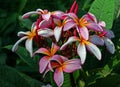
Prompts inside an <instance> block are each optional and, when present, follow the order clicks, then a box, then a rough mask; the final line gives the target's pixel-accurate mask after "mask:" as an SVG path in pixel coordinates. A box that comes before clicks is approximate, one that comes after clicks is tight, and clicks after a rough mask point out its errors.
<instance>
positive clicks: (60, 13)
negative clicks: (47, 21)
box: [52, 11, 65, 19]
mask: <svg viewBox="0 0 120 87" xmlns="http://www.w3.org/2000/svg"><path fill="white" fill-rule="evenodd" d="M64 14H65V13H64V12H62V11H54V12H52V16H53V17H55V18H59V19H62V17H63V15H64Z"/></svg>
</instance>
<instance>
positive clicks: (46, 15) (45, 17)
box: [42, 12, 51, 21]
mask: <svg viewBox="0 0 120 87" xmlns="http://www.w3.org/2000/svg"><path fill="white" fill-rule="evenodd" d="M50 16H51V13H50V12H48V13H47V14H42V18H43V19H44V20H47V21H48V20H49V19H50Z"/></svg>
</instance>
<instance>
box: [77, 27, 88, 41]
mask: <svg viewBox="0 0 120 87" xmlns="http://www.w3.org/2000/svg"><path fill="white" fill-rule="evenodd" d="M79 30H80V35H81V36H82V37H83V38H84V39H85V40H88V38H89V32H88V29H87V28H86V27H81V28H79Z"/></svg>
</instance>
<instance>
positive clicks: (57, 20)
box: [53, 18, 61, 25]
mask: <svg viewBox="0 0 120 87" xmlns="http://www.w3.org/2000/svg"><path fill="white" fill-rule="evenodd" d="M53 21H54V23H55V24H57V25H60V24H61V20H60V19H57V18H54V19H53Z"/></svg>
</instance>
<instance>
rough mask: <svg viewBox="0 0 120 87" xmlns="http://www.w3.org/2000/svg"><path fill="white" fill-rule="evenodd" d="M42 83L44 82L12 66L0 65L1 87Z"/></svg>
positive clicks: (35, 85)
mask: <svg viewBox="0 0 120 87" xmlns="http://www.w3.org/2000/svg"><path fill="white" fill-rule="evenodd" d="M42 85H43V83H41V82H39V81H37V80H35V79H32V78H31V77H29V76H27V75H25V74H23V73H20V72H18V71H17V70H15V69H14V68H12V67H9V66H5V65H0V87H41V86H42Z"/></svg>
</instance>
